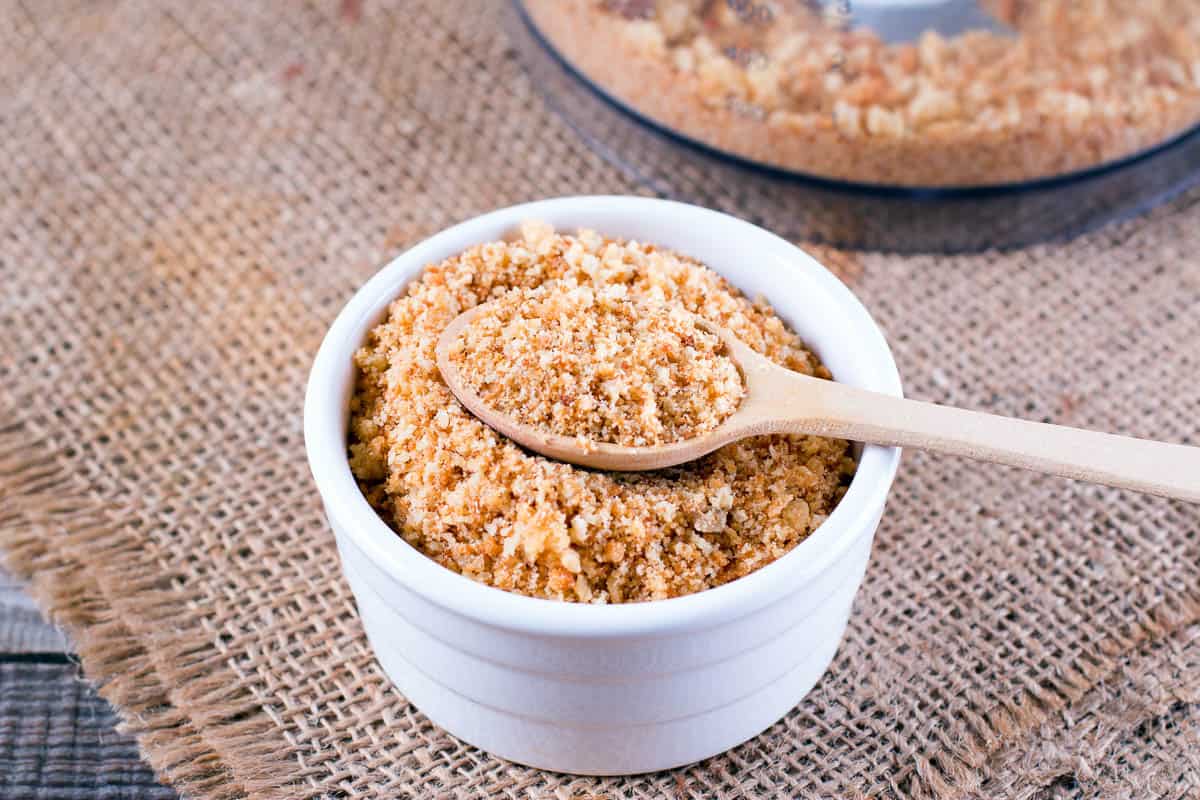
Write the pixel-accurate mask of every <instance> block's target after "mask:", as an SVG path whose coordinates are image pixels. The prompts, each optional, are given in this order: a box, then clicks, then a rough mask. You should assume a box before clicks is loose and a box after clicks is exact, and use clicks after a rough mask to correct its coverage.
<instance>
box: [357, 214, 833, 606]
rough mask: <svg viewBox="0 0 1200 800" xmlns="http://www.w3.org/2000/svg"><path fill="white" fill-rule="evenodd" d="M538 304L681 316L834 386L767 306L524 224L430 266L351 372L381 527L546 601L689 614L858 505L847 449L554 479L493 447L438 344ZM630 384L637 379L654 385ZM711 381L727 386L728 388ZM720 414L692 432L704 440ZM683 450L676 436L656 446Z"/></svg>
mask: <svg viewBox="0 0 1200 800" xmlns="http://www.w3.org/2000/svg"><path fill="white" fill-rule="evenodd" d="M526 296H533V297H535V298H541V299H542V301H543V302H545V303H547V304H551V305H553V304H556V303H575V302H579V303H582V302H584V298H586V297H588V296H590V297H591V298H592V300H593V301H595V300H596V299H597V298H600V299H601V300H600V302H602V303H607V302H608V300H605V299H604V298H613V301H612V304H613V307H614V308H617V309H619V308H623V305H622V304H624V303H628V304H630V307H631V308H644V307H646V306H651V307H654V308H660V309H661V308H669V307H671V308H676V307H677V308H679V309H681V310H682V311H684V312H687V313H688V314H695V315H697V316H699V317H701V318H704V319H707V320H709V321H711V322H713V323H715V324H717V325H720V326H722V327H724V328H726V329H728V330H729V331H731V332H732V333H733V334H734V335H735V336H737V337H738V338H739V339H740V340H741V341H742V342H744V343H745V344H746V345H747V346H748V347H751V348H752V349H754V350H755V351H757V352H759V353H762V354H763V355H765V356H766V357H768V358H770V359H772V360H773V361H775V362H776V363H778V364H781V365H782V366H785V367H787V368H789V369H792V370H796V371H799V372H803V373H805V374H809V375H815V376H818V377H821V378H829V377H830V375H829V372H828V371H827V370H826V369H825V367H824V366H823V365H822V364H821V363H820V361H819V360H818V359H817V357H816V355H815V354H814V353H813V352H812V351H811V350H809V349H808V348H807V347H806V346H805V345H804V343H803V342H802V341H801V340H800V339H799V337H797V336H796V334H795V333H793V332H792V331H790V330H789V329H788V328H787V327H786V326H785V325H784V324H783V322H782V321H781V320H780V319H779V318H778V317H777V316H776V315H775V314H774V312H773V311H772V309H771V308H770V306H769V305H767V304H766V303H765V302H762V301H756V302H751V301H750V300H748V299H747V298H746V297H744V296H743V295H742V294H741V293H740V292H738V291H737V290H736V289H734V288H733V287H732V286H731V285H730V284H729V283H728V282H726V281H725V280H724V279H723V278H721V277H720V276H719V275H717V274H716V273H715V272H713V271H712V270H710V269H708V268H707V267H705V266H704V265H702V264H700V263H698V262H697V261H695V260H693V259H691V258H688V257H687V256H684V255H681V254H679V253H674V252H671V251H667V250H663V249H660V248H658V247H655V246H654V245H652V244H646V243H642V242H633V241H622V240H618V239H613V238H608V237H605V236H602V235H600V234H598V233H596V232H593V231H587V230H584V231H580V232H578V233H577V234H576V235H564V234H560V233H556V232H554V231H553V230H552V229H550V228H549V227H548V226H546V225H544V224H527V225H525V226H523V228H522V231H521V234H520V236H519V237H518V238H516V239H515V240H514V241H510V242H489V243H486V244H481V245H478V246H475V247H472V248H470V249H468V250H466V251H465V252H463V253H461V254H459V255H456V256H453V257H451V258H448V259H446V260H444V261H442V262H441V263H438V264H433V265H430V266H428V267H427V268H426V269H425V271H424V273H423V274H422V275H421V276H420V278H419V279H418V280H416V281H415V282H414V283H413V284H412V285H411V286H410V287H409V288H408V290H407V291H406V293H405V294H404V295H403V296H401V297H400V298H398V299H396V300H395V301H393V302H392V304H391V305H390V306H389V308H388V312H387V315H386V317H385V318H384V319H383V321H382V322H380V323H379V324H377V325H376V326H375V327H374V328H372V329H371V330H370V332H369V333H368V335H367V338H366V341H365V342H364V344H363V346H362V348H361V349H360V350H359V351H358V352H357V353H356V355H355V359H354V361H355V366H356V368H357V376H356V381H355V389H354V393H353V396H352V398H351V403H350V432H349V457H350V466H351V469H352V470H353V472H354V475H355V477H356V478H357V480H358V482H359V486H360V487H361V489H362V491H363V493H364V495H365V497H366V498H367V500H368V502H370V503H371V505H372V506H373V507H374V508H375V509H376V510H377V512H378V513H379V514H380V516H381V517H382V519H383V520H384V521H386V522H387V523H388V524H389V525H390V526H391V527H392V528H393V529H394V530H395V531H396V532H397V533H398V534H399V535H400V536H401V537H403V538H404V540H405V541H406V542H408V543H409V544H410V545H412V546H413V547H414V548H416V549H417V550H419V551H420V552H421V553H423V554H425V555H426V556H428V557H429V558H431V559H433V560H434V561H436V562H437V563H439V564H441V565H442V566H444V567H446V568H448V569H451V570H454V571H455V572H458V573H460V574H462V575H465V576H466V577H468V578H471V579H472V580H475V581H478V582H480V583H483V584H486V585H489V586H494V587H497V588H500V589H504V590H507V591H512V592H516V593H519V594H524V595H528V596H531V597H538V598H546V599H554V600H565V601H573V602H590V603H622V602H635V601H644V600H656V599H664V598H669V597H677V596H680V595H686V594H690V593H693V592H698V591H701V590H704V589H708V588H712V587H714V586H719V585H721V584H723V583H727V582H729V581H732V580H735V579H737V578H740V577H742V576H744V575H747V574H749V573H751V572H753V571H755V570H757V569H759V568H760V567H763V566H765V565H767V564H769V563H771V562H772V561H774V560H775V559H777V558H779V557H780V556H782V555H784V554H785V553H787V552H788V551H789V550H791V549H792V548H793V547H795V546H796V545H797V544H799V543H800V542H801V541H803V540H804V539H805V538H807V537H808V536H809V535H810V534H811V533H812V532H813V531H814V530H816V528H817V527H818V526H819V525H820V524H821V522H822V521H823V520H824V519H825V517H826V516H827V515H828V514H829V513H830V512H832V511H833V509H834V507H835V506H836V505H837V503H838V501H839V500H840V499H841V497H842V495H843V494H844V493H845V491H846V487H847V486H848V485H849V482H850V479H851V477H852V475H853V473H854V469H855V462H854V460H853V458H852V455H851V450H850V445H849V444H848V443H847V442H845V441H842V440H838V439H825V438H820V437H814V436H786V435H771V436H760V437H754V438H750V439H744V440H741V441H738V442H734V443H732V444H729V445H726V446H725V447H723V448H721V449H719V450H717V451H715V452H713V453H711V454H709V455H707V456H705V457H704V458H702V459H699V460H697V461H694V462H691V463H688V464H684V465H681V466H678V467H672V468H668V469H662V470H656V471H652V472H643V473H616V472H601V471H595V470H588V469H583V468H579V467H575V466H572V465H570V464H566V463H563V462H559V461H554V460H552V459H549V458H545V457H543V456H539V455H536V454H533V453H530V452H528V451H526V450H524V449H522V448H521V447H519V446H518V445H516V444H515V443H513V442H511V441H509V440H508V439H507V438H505V437H504V436H502V435H500V434H498V433H496V432H495V431H493V430H492V429H491V428H489V427H488V426H487V425H485V424H484V423H483V422H481V421H480V420H478V419H476V418H475V417H474V416H473V415H472V414H470V412H468V411H467V410H466V409H464V408H463V407H462V406H461V405H459V403H458V401H457V400H456V399H455V398H454V396H453V394H451V392H450V390H449V388H448V387H447V386H446V384H445V383H444V381H443V380H442V377H441V374H440V372H439V371H438V367H437V363H436V357H435V348H436V343H437V340H438V337H439V336H440V335H441V333H442V331H443V330H445V328H446V327H447V326H448V325H449V324H450V322H451V321H452V320H453V319H454V318H455V317H457V316H458V315H459V314H461V313H463V312H464V311H467V310H468V309H471V308H474V307H475V306H477V305H479V304H481V303H486V302H490V301H494V300H498V299H502V298H512V302H514V303H516V301H517V298H520V297H526ZM617 298H620V300H619V302H618V301H617ZM505 302H508V301H507V300H506V301H505ZM547 307H549V306H547ZM672 324H673V323H672ZM630 366H631V368H632V369H633V371H634V372H635V373H638V374H640V373H641V372H643V371H646V370H647V369H648V368H647V367H645V366H643V365H630ZM704 371H705V372H707V371H708V368H707V367H706V368H704ZM713 374H714V375H715V376H719V377H713V378H712V381H713V382H714V383H715V384H716V385H719V384H721V383H722V382H723V381H726V380H731V379H732V373H728V374H726V373H722V372H721V371H720V370H715V371H714V372H713ZM708 382H709V381H708V380H707V379H706V380H705V384H706V385H707V383H708ZM739 384H740V376H739ZM708 388H711V387H708ZM708 388H706V389H705V391H708ZM669 394H670V392H667V395H669ZM709 413H710V412H705V413H704V414H700V415H698V416H697V417H695V418H691V417H686V415H684V417H681V419H683V418H687V419H691V421H692V424H696V423H697V420H698V419H701V418H704V417H705V415H707V414H709ZM674 415H675V412H672V414H669V415H666V416H667V417H669V418H674ZM626 424H627V421H623V422H622V423H621V425H618V426H616V428H614V430H616V429H617V428H620V429H622V430H624V429H626V428H624V427H622V426H623V425H626ZM700 424H704V423H700ZM670 433H671V425H670V424H668V423H667V422H664V430H663V432H661V433H660V434H658V435H662V436H667V435H670ZM614 435H616V434H614ZM650 435H654V434H653V433H652V434H650Z"/></svg>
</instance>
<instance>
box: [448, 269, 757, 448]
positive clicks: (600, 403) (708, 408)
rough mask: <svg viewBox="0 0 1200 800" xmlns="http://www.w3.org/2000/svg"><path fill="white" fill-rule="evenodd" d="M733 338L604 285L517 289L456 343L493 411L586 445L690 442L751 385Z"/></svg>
mask: <svg viewBox="0 0 1200 800" xmlns="http://www.w3.org/2000/svg"><path fill="white" fill-rule="evenodd" d="M726 351H727V348H726V347H725V344H724V342H722V341H721V340H720V338H718V337H717V336H716V335H714V334H712V333H710V332H708V331H706V330H704V329H702V328H699V327H697V326H696V322H695V318H694V317H693V316H692V315H691V314H689V313H688V312H687V311H685V310H684V309H683V308H682V307H681V306H678V305H669V306H664V305H662V304H659V303H652V302H645V301H638V300H634V299H631V298H630V296H629V292H628V289H627V287H626V286H625V285H624V284H621V283H617V284H612V285H609V286H605V287H603V288H599V289H596V288H593V287H591V286H572V287H569V288H564V287H560V286H558V285H553V284H551V285H544V286H539V287H537V288H536V289H514V290H512V291H511V292H509V293H507V294H505V295H504V296H503V297H501V298H500V299H498V300H493V301H492V302H491V303H489V304H488V306H487V309H486V310H485V311H484V313H482V314H480V315H478V316H476V317H475V318H473V319H472V320H471V322H470V324H469V325H468V326H467V327H466V328H465V329H464V330H463V332H462V335H461V336H460V337H459V338H458V340H457V341H456V342H455V343H454V345H453V346H452V349H451V350H450V359H451V360H452V361H453V362H455V363H456V364H457V366H458V368H459V373H460V374H461V375H462V377H463V381H464V382H465V383H466V384H467V385H468V386H470V387H471V389H473V390H474V391H475V393H476V394H478V395H479V396H480V397H481V398H482V399H483V400H484V401H485V402H486V403H487V405H488V406H489V407H490V408H493V409H495V410H497V411H499V412H501V413H503V414H505V415H506V416H508V417H510V418H512V419H515V420H516V421H518V422H521V423H523V424H525V425H530V426H533V427H535V428H540V429H542V430H545V431H548V432H550V433H555V434H558V435H559V436H569V437H575V438H577V439H579V440H580V442H581V443H585V444H586V443H590V442H608V443H612V444H620V445H626V446H630V447H645V446H648V445H657V444H666V443H668V442H677V441H680V440H683V439H691V438H693V437H696V436H699V435H701V434H703V433H707V432H709V431H711V430H713V429H714V428H716V427H717V426H718V425H720V424H721V423H722V422H723V421H724V420H725V419H726V418H727V417H728V416H729V415H730V414H732V413H733V412H734V411H736V410H737V407H738V405H739V404H740V402H741V399H742V395H743V394H744V393H745V387H744V386H743V385H742V377H741V374H740V373H739V372H738V368H737V364H735V363H734V361H733V359H732V358H731V357H730V356H729V354H728V352H726Z"/></svg>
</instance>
